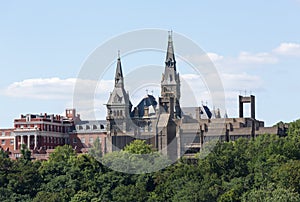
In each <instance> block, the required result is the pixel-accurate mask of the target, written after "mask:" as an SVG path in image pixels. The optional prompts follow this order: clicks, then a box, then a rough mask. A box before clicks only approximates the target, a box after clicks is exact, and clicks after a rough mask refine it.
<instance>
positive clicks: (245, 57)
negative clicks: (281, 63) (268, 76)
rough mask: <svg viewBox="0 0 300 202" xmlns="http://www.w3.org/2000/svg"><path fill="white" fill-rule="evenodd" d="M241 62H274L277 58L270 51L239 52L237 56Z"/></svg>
mask: <svg viewBox="0 0 300 202" xmlns="http://www.w3.org/2000/svg"><path fill="white" fill-rule="evenodd" d="M237 60H238V61H239V62H241V63H247V64H275V63H277V62H278V59H277V58H276V57H275V56H273V55H272V54H270V53H255V54H253V53H249V52H244V51H243V52H241V53H240V54H239V56H238V58H237Z"/></svg>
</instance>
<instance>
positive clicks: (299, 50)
mask: <svg viewBox="0 0 300 202" xmlns="http://www.w3.org/2000/svg"><path fill="white" fill-rule="evenodd" d="M273 52H274V53H276V54H279V55H286V56H300V44H297V43H281V44H280V46H279V47H277V48H275V49H274V50H273Z"/></svg>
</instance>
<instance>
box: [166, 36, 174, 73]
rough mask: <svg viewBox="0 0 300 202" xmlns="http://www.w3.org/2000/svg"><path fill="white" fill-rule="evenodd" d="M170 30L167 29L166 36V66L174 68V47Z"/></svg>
mask: <svg viewBox="0 0 300 202" xmlns="http://www.w3.org/2000/svg"><path fill="white" fill-rule="evenodd" d="M172 37H173V36H172V31H169V37H168V48H167V55H166V66H168V67H174V69H175V70H176V66H175V65H176V60H175V54H174V47H173V39H172Z"/></svg>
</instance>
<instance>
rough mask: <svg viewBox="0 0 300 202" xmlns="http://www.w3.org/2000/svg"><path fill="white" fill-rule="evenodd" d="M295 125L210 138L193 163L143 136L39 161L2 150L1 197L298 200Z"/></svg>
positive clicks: (299, 157)
mask: <svg viewBox="0 0 300 202" xmlns="http://www.w3.org/2000/svg"><path fill="white" fill-rule="evenodd" d="M299 128H300V122H299V121H295V122H293V123H291V124H290V128H289V135H288V136H287V137H278V136H276V135H267V134H266V135H262V136H259V137H256V138H255V139H254V140H249V139H243V138H241V139H238V140H237V141H235V142H227V143H220V142H212V143H211V144H207V147H206V148H205V149H204V150H203V151H202V152H201V153H199V154H198V155H197V156H198V162H197V163H193V164H192V163H189V161H188V160H186V159H182V160H181V161H178V162H177V163H175V164H173V165H170V162H169V161H168V159H167V158H166V157H164V156H162V155H161V154H160V153H158V152H156V151H154V150H153V148H152V147H151V146H150V145H147V144H146V142H145V141H142V140H137V141H134V142H132V144H130V145H128V146H126V147H125V149H124V151H120V152H112V153H109V154H106V155H104V156H102V152H101V145H100V144H99V142H98V141H97V140H96V141H95V144H94V147H93V149H92V151H91V153H90V154H76V153H75V151H74V150H73V149H72V148H71V147H70V146H68V145H65V146H62V147H57V148H56V149H55V151H54V152H53V153H52V154H51V155H50V159H49V160H48V161H44V162H40V161H32V160H31V159H30V151H29V150H27V149H26V147H23V150H22V154H23V155H22V157H21V158H20V159H18V160H16V161H12V160H10V159H9V158H8V156H7V154H6V153H5V152H3V151H0V201H4V202H6V201H7V202H10V201H45V202H56V201H59V202H61V201H72V202H76V201H91V202H99V201H101V202H102V201H148V202H159V201H161V202H165V201H219V202H227V201H275V202H276V201H291V202H294V201H300V196H299V194H300V185H299V182H300V174H299V173H300V135H299V131H300V130H299ZM214 145H215V146H214ZM103 164H104V165H106V166H108V167H105V166H103ZM166 166H167V167H166ZM111 168H115V169H117V170H119V171H121V172H117V171H114V170H112V169H111ZM160 168H163V169H161V170H159V169H160ZM153 170H156V172H154V173H151V171H153ZM124 172H125V173H124ZM145 172H146V173H145ZM147 172H149V173H147ZM129 173H140V174H138V175H137V174H129Z"/></svg>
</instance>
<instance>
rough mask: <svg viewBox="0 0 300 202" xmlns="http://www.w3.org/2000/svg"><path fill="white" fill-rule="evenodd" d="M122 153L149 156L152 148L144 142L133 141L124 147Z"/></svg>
mask: <svg viewBox="0 0 300 202" xmlns="http://www.w3.org/2000/svg"><path fill="white" fill-rule="evenodd" d="M124 151H125V152H128V153H130V154H151V153H153V148H152V145H149V144H147V143H146V141H145V140H134V141H133V142H131V143H130V144H129V145H126V146H125V148H124Z"/></svg>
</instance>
